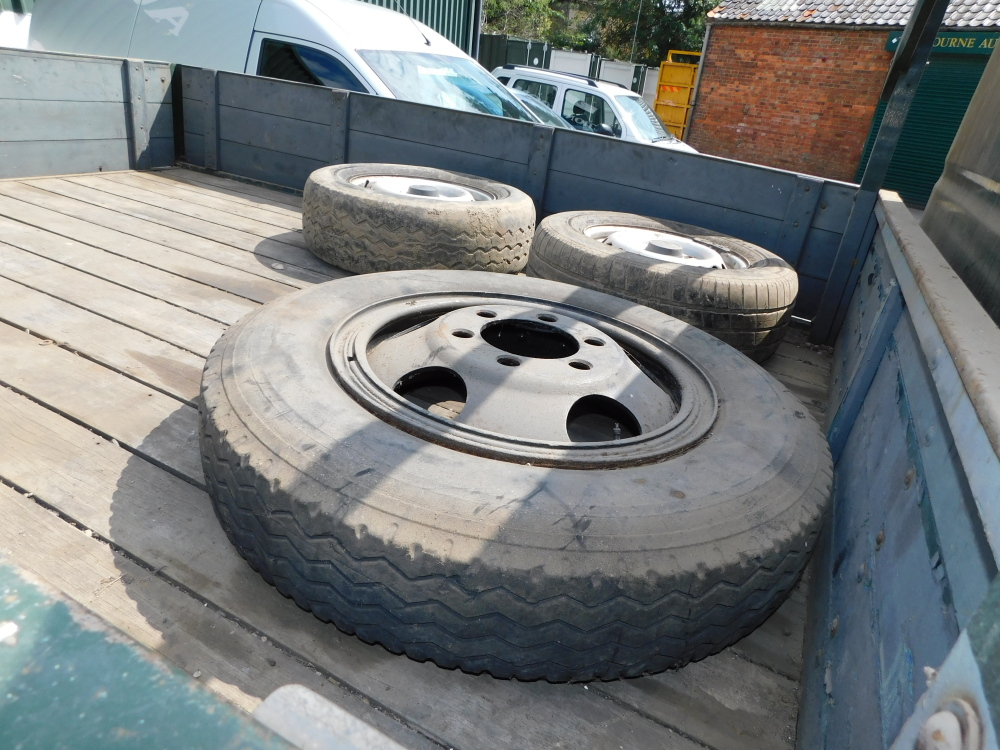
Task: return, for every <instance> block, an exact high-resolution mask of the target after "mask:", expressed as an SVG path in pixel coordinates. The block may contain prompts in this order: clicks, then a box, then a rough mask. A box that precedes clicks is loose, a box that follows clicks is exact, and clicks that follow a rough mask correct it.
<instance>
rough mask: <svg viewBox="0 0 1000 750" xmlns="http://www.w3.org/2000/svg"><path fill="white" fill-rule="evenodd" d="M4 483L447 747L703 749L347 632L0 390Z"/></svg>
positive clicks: (125, 459) (206, 508) (75, 431)
mask: <svg viewBox="0 0 1000 750" xmlns="http://www.w3.org/2000/svg"><path fill="white" fill-rule="evenodd" d="M0 476H2V477H3V478H4V479H6V480H7V481H8V482H9V483H11V484H14V485H15V486H18V487H20V488H23V489H24V490H26V491H29V492H32V493H33V494H34V495H35V496H36V497H37V498H39V499H40V500H41V501H42V502H44V503H45V504H47V505H51V506H53V507H55V508H58V510H59V511H60V512H62V513H64V514H66V515H67V516H68V517H69V518H72V519H74V520H76V521H78V522H80V523H82V524H83V525H84V526H86V527H87V528H90V529H93V530H94V532H96V533H97V534H99V535H100V536H102V537H104V538H105V539H108V540H109V541H110V542H112V543H113V544H115V545H118V546H121V547H122V548H123V549H125V550H126V551H127V552H128V554H129V555H130V556H132V557H133V558H135V559H137V560H139V561H140V562H141V563H142V564H143V565H145V566H148V567H149V569H151V570H156V571H157V572H158V574H160V575H161V576H163V577H164V578H166V579H167V580H171V581H173V582H175V583H176V584H178V585H180V586H182V587H185V588H187V589H189V590H191V591H195V592H197V593H198V595H199V596H200V597H203V598H204V599H205V600H207V601H209V602H212V603H213V605H214V606H216V607H217V608H218V609H220V610H222V611H224V612H226V613H227V615H228V616H230V617H232V618H236V619H239V620H240V621H242V622H244V623H245V624H246V625H247V626H248V627H249V628H251V629H252V630H254V631H256V632H260V633H262V634H266V635H267V637H268V639H269V640H273V641H275V642H277V643H278V644H279V645H280V646H281V647H283V648H285V649H287V650H288V651H289V652H290V653H292V654H293V655H294V656H297V657H298V658H300V659H302V660H303V661H306V662H309V663H311V664H313V665H315V666H316V668H317V670H319V671H321V672H324V673H326V674H329V675H332V676H334V677H335V679H336V680H338V681H339V682H340V683H341V684H343V685H345V686H347V687H348V688H349V689H352V690H357V691H358V692H360V693H362V694H363V695H364V696H365V699H366V700H367V701H369V702H370V703H371V704H372V705H373V706H375V707H377V708H380V709H383V710H386V711H389V712H391V713H393V714H395V715H396V716H400V717H405V720H406V722H407V724H408V725H409V726H411V727H413V728H414V729H417V730H418V731H420V732H421V733H422V734H424V735H425V736H426V737H429V738H431V739H433V740H435V741H436V742H438V743H440V744H442V745H444V746H445V747H476V748H484V749H486V750H488V749H489V748H505V749H506V748H511V747H560V746H566V747H574V748H580V749H581V750H589V749H594V750H598V749H600V750H619V749H622V750H625V749H629V748H636V749H638V748H649V747H658V748H659V747H662V748H676V749H677V750H696V749H697V748H702V746H701V745H698V744H696V743H694V742H692V741H690V740H688V739H685V738H684V737H682V736H681V735H679V734H677V733H675V732H673V731H672V730H670V729H668V728H667V727H665V726H662V725H661V724H660V723H658V722H656V721H651V720H649V719H647V718H645V717H644V716H642V715H640V714H639V713H637V712H634V711H623V710H622V708H621V706H619V705H616V704H615V703H612V702H611V701H608V700H605V699H603V698H602V697H601V696H599V695H598V694H597V692H596V691H593V690H586V689H583V688H582V687H581V686H579V685H551V684H548V683H545V682H533V683H519V682H516V681H507V680H495V679H493V678H491V677H489V676H485V675H482V676H478V677H475V676H471V675H467V674H464V673H461V672H458V671H452V670H445V669H440V668H438V667H436V666H434V665H433V664H430V663H423V664H421V663H417V662H414V661H412V660H410V659H407V658H406V657H405V656H393V655H390V654H389V653H388V652H386V651H385V650H384V649H382V648H381V647H379V646H369V645H366V644H364V643H363V642H362V641H360V640H359V639H357V638H354V637H352V636H347V635H344V634H343V633H340V632H338V631H337V630H336V629H335V628H334V627H333V626H331V625H326V624H323V623H321V622H319V621H318V620H317V619H316V618H314V617H313V616H312V615H310V614H309V613H307V612H304V611H302V610H300V609H299V608H298V607H297V606H295V604H294V603H292V602H291V601H290V600H287V599H285V598H284V597H282V596H281V595H280V594H278V593H277V591H276V590H275V589H274V588H272V587H270V586H268V585H267V584H266V583H265V582H264V581H263V579H262V578H260V576H258V575H257V574H256V573H254V572H253V571H252V570H251V568H250V567H249V566H248V565H247V564H246V562H245V561H244V560H243V559H242V558H240V557H239V555H238V554H237V553H236V552H235V550H234V549H233V548H232V546H231V545H230V544H229V542H228V540H227V539H226V537H225V534H224V533H223V532H222V529H221V528H220V527H219V524H218V522H217V521H216V519H215V518H214V515H213V513H212V509H211V505H210V503H209V502H208V499H207V497H206V496H205V495H204V493H202V492H201V491H200V490H198V489H197V488H195V487H193V486H192V485H190V484H188V483H186V482H183V481H181V480H180V479H178V478H176V477H173V476H172V475H169V474H167V473H165V472H163V471H162V470H161V469H158V468H156V467H155V466H152V465H151V464H149V463H147V462H145V461H143V460H142V459H141V458H139V457H137V456H134V455H131V454H129V453H127V452H125V451H123V450H121V449H118V448H116V447H115V446H113V445H111V444H110V443H109V442H107V441H106V440H104V439H102V438H99V437H98V436H96V435H94V434H93V433H90V432H88V431H87V430H85V429H84V428H82V427H79V426H78V425H75V424H72V423H70V422H67V421H66V420H64V419H63V418H62V417H59V416H58V415H56V414H54V413H52V412H50V411H48V410H46V409H44V408H43V407H41V406H38V405H36V404H33V403H31V402H29V401H27V400H26V399H24V398H23V397H21V396H18V395H16V394H14V393H12V392H11V391H8V390H2V389H0ZM511 717H517V721H512V720H511Z"/></svg>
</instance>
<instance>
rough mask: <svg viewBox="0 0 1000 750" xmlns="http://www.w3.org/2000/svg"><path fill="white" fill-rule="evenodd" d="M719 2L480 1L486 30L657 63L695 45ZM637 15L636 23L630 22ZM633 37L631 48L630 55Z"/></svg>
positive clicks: (665, 0) (696, 0)
mask: <svg viewBox="0 0 1000 750" xmlns="http://www.w3.org/2000/svg"><path fill="white" fill-rule="evenodd" d="M718 2H719V0H484V15H485V25H484V28H483V31H484V32H486V33H487V34H509V35H511V36H518V37H522V38H525V39H540V40H543V41H547V42H550V43H551V44H552V45H553V46H554V47H559V48H564V49H577V50H583V51H587V52H596V53H597V54H599V55H602V56H603V57H607V58H611V59H614V60H634V61H635V62H636V63H645V64H646V65H654V66H656V65H659V64H660V62H661V61H662V60H664V59H665V58H666V56H667V52H668V51H669V50H672V49H680V50H694V51H698V50H700V49H701V42H702V38H703V37H704V35H705V14H706V13H707V12H708V11H709V10H711V9H712V8H713V7H715V6H716V5H717V4H718ZM636 19H638V27H637V25H636ZM633 38H634V41H635V52H634V55H633Z"/></svg>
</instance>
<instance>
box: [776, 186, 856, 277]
mask: <svg viewBox="0 0 1000 750" xmlns="http://www.w3.org/2000/svg"><path fill="white" fill-rule="evenodd" d="M822 205H824V204H823V203H822V202H821V203H820V206H822ZM841 236H842V235H841V234H840V232H836V231H830V230H827V229H821V228H818V227H812V228H810V230H809V234H808V235H806V238H805V242H804V243H803V245H802V254H801V256H800V257H799V260H798V263H796V264H795V269H796V270H797V271H798V272H799V274H804V275H806V276H812V277H814V278H819V279H827V278H829V277H830V270H831V269H832V268H833V259H834V258H835V257H836V255H837V248H838V247H840V239H841ZM782 257H784V256H782Z"/></svg>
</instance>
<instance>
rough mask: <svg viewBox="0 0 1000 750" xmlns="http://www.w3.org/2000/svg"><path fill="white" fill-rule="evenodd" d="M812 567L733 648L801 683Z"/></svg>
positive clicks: (736, 651) (746, 657) (743, 655)
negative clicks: (786, 595) (765, 617)
mask: <svg viewBox="0 0 1000 750" xmlns="http://www.w3.org/2000/svg"><path fill="white" fill-rule="evenodd" d="M808 573H809V568H807V569H806V574H805V575H803V579H802V580H801V581H799V583H798V585H797V586H796V587H795V588H794V589H792V593H791V594H789V596H788V598H787V599H786V600H785V602H784V604H782V605H781V606H780V607H778V611H777V612H775V613H774V614H773V615H771V616H770V617H769V618H768V619H767V621H766V622H765V623H764V624H763V625H761V626H760V627H759V628H757V629H756V630H755V631H753V632H752V633H751V634H750V635H748V636H747V637H746V638H744V639H743V640H741V641H740V642H739V643H737V644H736V645H735V646H733V647H732V650H733V651H734V652H735V653H738V654H740V655H741V656H742V657H744V658H745V659H749V660H750V661H752V662H755V663H757V664H760V665H762V666H764V667H767V668H768V669H770V670H771V671H773V672H777V673H778V674H780V675H783V676H784V677H787V678H788V679H790V680H792V681H794V682H795V683H798V681H799V678H800V677H801V676H802V644H803V640H804V636H805V630H804V628H805V622H806V604H807V602H808V595H809V591H810V588H811V587H810V586H809V582H808Z"/></svg>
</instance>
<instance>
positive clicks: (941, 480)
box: [895, 316, 997, 628]
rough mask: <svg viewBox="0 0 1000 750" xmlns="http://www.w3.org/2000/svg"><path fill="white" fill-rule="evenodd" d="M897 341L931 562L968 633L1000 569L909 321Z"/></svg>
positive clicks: (905, 319)
mask: <svg viewBox="0 0 1000 750" xmlns="http://www.w3.org/2000/svg"><path fill="white" fill-rule="evenodd" d="M895 340H896V351H897V354H898V356H899V364H900V370H901V379H902V387H903V395H904V397H905V399H906V402H907V405H908V411H909V414H910V420H911V421H910V425H909V428H908V437H909V439H910V441H911V453H912V454H913V456H914V460H915V461H916V462H918V466H919V471H918V474H919V477H920V486H921V507H923V508H924V511H925V513H927V512H929V513H930V514H931V518H929V519H928V525H931V524H933V526H934V527H935V528H936V530H937V534H936V537H935V538H934V539H933V540H931V542H930V543H931V545H932V559H933V552H938V553H940V555H941V571H942V573H944V574H945V580H946V581H947V582H948V585H949V588H950V591H951V595H952V598H953V604H954V607H955V612H956V615H957V618H958V624H959V626H960V627H963V628H964V627H965V626H966V625H967V624H968V621H969V619H970V618H971V617H972V615H973V614H974V613H975V611H976V609H977V608H978V607H979V605H980V603H981V602H982V601H983V598H984V597H985V596H986V593H987V591H988V590H989V585H990V581H991V580H993V577H994V576H995V575H996V572H997V566H996V562H995V560H994V559H993V553H992V552H991V551H990V548H989V544H988V542H987V540H986V535H985V533H984V531H983V527H982V523H981V522H980V519H979V513H978V511H977V509H976V501H975V498H974V497H973V496H972V490H971V489H970V488H969V482H968V480H967V479H966V477H965V472H964V470H963V468H962V463H961V460H960V459H959V457H958V452H957V450H956V448H955V438H954V435H953V434H952V432H951V429H950V428H949V427H948V421H947V419H946V417H945V414H944V410H943V409H942V407H941V402H940V401H939V400H938V399H937V398H936V397H935V394H936V391H935V388H934V382H933V381H932V380H931V374H930V371H929V370H928V368H927V363H926V361H925V360H924V358H923V354H922V352H921V349H920V344H919V342H918V341H917V334H916V331H914V330H913V323H912V321H911V320H910V317H909V316H904V318H903V320H902V322H901V323H900V325H899V327H898V328H897V330H896V334H895Z"/></svg>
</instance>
